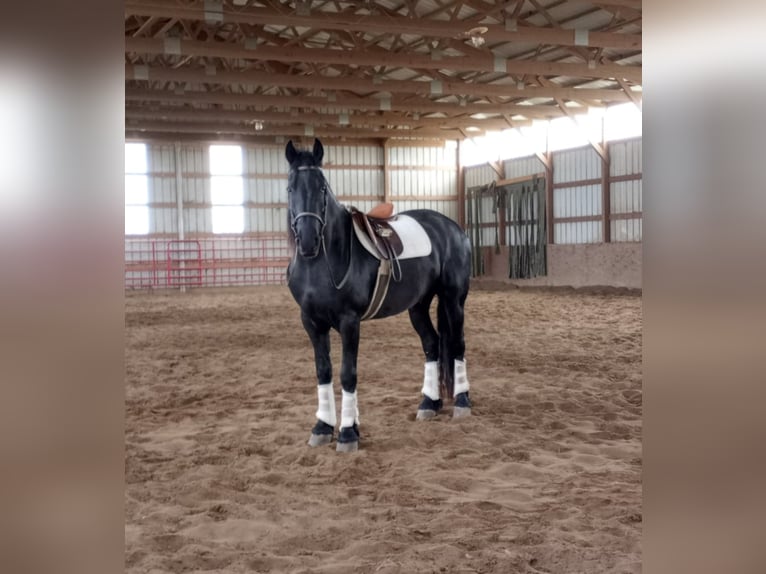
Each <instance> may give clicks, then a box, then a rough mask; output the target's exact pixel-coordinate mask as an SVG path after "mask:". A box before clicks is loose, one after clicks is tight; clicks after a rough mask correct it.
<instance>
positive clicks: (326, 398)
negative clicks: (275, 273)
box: [301, 314, 336, 446]
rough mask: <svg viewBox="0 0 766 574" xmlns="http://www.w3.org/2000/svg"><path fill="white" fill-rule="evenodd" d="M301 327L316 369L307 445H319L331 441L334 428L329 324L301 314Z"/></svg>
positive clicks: (333, 395)
mask: <svg viewBox="0 0 766 574" xmlns="http://www.w3.org/2000/svg"><path fill="white" fill-rule="evenodd" d="M301 320H302V321H303V327H304V329H306V332H307V333H308V335H309V339H311V344H312V345H313V346H314V361H315V363H316V371H317V395H318V398H319V407H318V408H317V412H316V417H317V422H316V424H315V425H314V428H313V429H312V430H311V437H310V438H309V446H320V445H323V444H328V443H330V442H332V433H333V431H334V430H335V423H336V418H335V417H336V415H335V394H334V391H333V388H332V363H331V361H330V326H329V325H323V324H321V323H317V322H316V321H314V320H313V319H311V318H310V317H308V316H307V315H305V314H301Z"/></svg>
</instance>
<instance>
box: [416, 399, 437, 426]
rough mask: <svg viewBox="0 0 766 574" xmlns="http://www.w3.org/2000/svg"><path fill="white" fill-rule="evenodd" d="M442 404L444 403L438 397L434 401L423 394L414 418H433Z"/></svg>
mask: <svg viewBox="0 0 766 574" xmlns="http://www.w3.org/2000/svg"><path fill="white" fill-rule="evenodd" d="M443 404H444V403H442V400H441V399H439V400H438V401H435V400H433V399H430V398H428V397H427V396H425V395H423V400H422V401H420V406H419V407H418V414H417V416H416V417H415V420H417V421H427V420H430V419H432V418H434V417H435V416H436V413H438V412H439V411H440V410H441V408H442V406H443Z"/></svg>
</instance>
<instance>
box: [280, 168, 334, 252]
mask: <svg viewBox="0 0 766 574" xmlns="http://www.w3.org/2000/svg"><path fill="white" fill-rule="evenodd" d="M309 169H312V170H317V171H318V172H319V173H320V175H321V176H322V199H323V202H322V213H321V215H320V214H318V213H314V212H313V211H301V212H300V213H298V214H296V215H295V217H293V218H292V221H291V222H290V229H292V230H293V235H296V236H297V235H298V231H297V230H296V229H295V226H296V225H297V223H298V220H299V219H300V218H301V217H313V218H314V219H317V220H319V225H320V226H321V228H320V230H319V233H320V235H321V236H322V241H323V242H324V228H325V225H326V224H327V222H326V221H325V216H326V215H327V188H328V185H327V180H326V179H325V177H324V174H322V169H321V168H320V167H318V166H315V165H302V166H300V167H296V168H295V171H305V170H309ZM287 191H288V193H290V192H291V189H290V187H289V186H288V188H287Z"/></svg>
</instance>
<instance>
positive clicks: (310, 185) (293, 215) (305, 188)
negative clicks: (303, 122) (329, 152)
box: [285, 139, 328, 259]
mask: <svg viewBox="0 0 766 574" xmlns="http://www.w3.org/2000/svg"><path fill="white" fill-rule="evenodd" d="M323 156H324V148H323V147H322V142H320V141H319V140H318V139H314V149H313V150H312V151H298V150H297V149H295V146H294V145H293V142H292V140H290V141H289V142H287V147H286V148H285V157H286V158H287V163H289V164H290V173H289V175H288V177H287V205H288V212H289V218H290V229H291V230H292V232H293V235H294V237H295V242H296V244H297V247H298V251H299V253H300V254H301V255H302V256H303V257H307V258H309V259H311V258H313V257H316V256H317V255H318V254H319V249H320V248H321V246H322V233H323V231H324V226H325V216H326V212H327V199H328V198H327V195H328V189H327V181H326V180H325V178H324V175H323V174H322V170H321V169H320V166H321V165H322V157H323Z"/></svg>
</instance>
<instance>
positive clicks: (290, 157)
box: [285, 140, 298, 165]
mask: <svg viewBox="0 0 766 574" xmlns="http://www.w3.org/2000/svg"><path fill="white" fill-rule="evenodd" d="M285 157H286V158H287V163H289V164H290V165H293V161H295V158H296V157H298V150H297V149H295V146H294V145H293V140H290V141H289V142H287V147H285Z"/></svg>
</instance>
